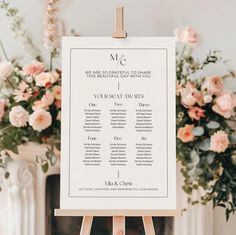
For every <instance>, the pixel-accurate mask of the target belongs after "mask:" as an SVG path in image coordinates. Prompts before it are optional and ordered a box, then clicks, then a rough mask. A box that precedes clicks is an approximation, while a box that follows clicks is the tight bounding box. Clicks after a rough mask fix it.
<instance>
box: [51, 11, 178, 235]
mask: <svg viewBox="0 0 236 235" xmlns="http://www.w3.org/2000/svg"><path fill="white" fill-rule="evenodd" d="M123 22H124V8H123V6H119V7H117V8H116V17H115V31H114V32H113V33H112V37H113V38H126V37H127V33H126V31H124V23H123ZM181 215H182V211H181V210H128V211H127V210H115V211H113V210H76V209H72V210H71V209H56V210H55V216H72V217H73V216H83V221H82V226H81V230H80V235H90V232H91V228H92V223H93V217H94V216H112V217H113V235H125V217H137V216H141V217H142V220H143V226H144V231H145V234H146V235H155V229H154V224H153V220H152V217H153V216H158V217H175V216H181Z"/></svg>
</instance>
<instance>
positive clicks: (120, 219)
mask: <svg viewBox="0 0 236 235" xmlns="http://www.w3.org/2000/svg"><path fill="white" fill-rule="evenodd" d="M113 235H125V217H124V216H114V217H113Z"/></svg>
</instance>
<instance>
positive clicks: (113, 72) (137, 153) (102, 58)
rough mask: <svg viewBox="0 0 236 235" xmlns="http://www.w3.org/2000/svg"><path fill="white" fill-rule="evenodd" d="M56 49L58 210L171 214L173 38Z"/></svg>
mask: <svg viewBox="0 0 236 235" xmlns="http://www.w3.org/2000/svg"><path fill="white" fill-rule="evenodd" d="M62 46H63V60H62V64H63V69H62V70H63V80H62V86H63V89H62V96H63V100H62V157H61V205H60V206H61V209H81V210H92V209H97V210H99V209H100V210H120V209H123V210H159V209H176V175H175V173H176V171H175V170H176V169H175V168H176V159H175V158H176V155H175V40H174V38H169V37H128V38H125V39H114V38H109V37H65V38H63V45H62Z"/></svg>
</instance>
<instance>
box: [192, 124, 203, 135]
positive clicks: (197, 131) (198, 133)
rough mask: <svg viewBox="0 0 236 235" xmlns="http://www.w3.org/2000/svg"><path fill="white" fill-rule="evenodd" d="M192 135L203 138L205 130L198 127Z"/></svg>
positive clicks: (193, 130)
mask: <svg viewBox="0 0 236 235" xmlns="http://www.w3.org/2000/svg"><path fill="white" fill-rule="evenodd" d="M192 133H193V134H194V135H195V136H202V135H203V134H204V129H203V127H202V126H197V127H194V128H193V129H192Z"/></svg>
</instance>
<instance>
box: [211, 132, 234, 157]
mask: <svg viewBox="0 0 236 235" xmlns="http://www.w3.org/2000/svg"><path fill="white" fill-rule="evenodd" d="M228 146H229V139H228V135H227V134H226V133H225V132H224V131H217V132H215V133H214V134H213V135H212V136H211V142H210V150H212V151H213V152H217V153H223V152H224V151H225V150H226V149H227V148H228Z"/></svg>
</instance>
